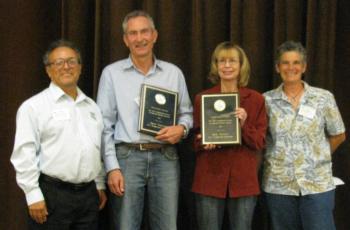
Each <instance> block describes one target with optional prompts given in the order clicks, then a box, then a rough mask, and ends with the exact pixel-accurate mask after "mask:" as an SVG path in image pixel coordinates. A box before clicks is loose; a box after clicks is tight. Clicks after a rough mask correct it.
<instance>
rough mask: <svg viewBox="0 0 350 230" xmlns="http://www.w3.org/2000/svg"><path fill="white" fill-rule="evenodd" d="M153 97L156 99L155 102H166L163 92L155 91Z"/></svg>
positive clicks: (161, 103) (162, 103)
mask: <svg viewBox="0 0 350 230" xmlns="http://www.w3.org/2000/svg"><path fill="white" fill-rule="evenodd" d="M154 98H155V99H156V102H157V103H158V104H160V105H164V104H165V103H166V98H165V96H164V95H163V94H160V93H157V94H156V95H155V96H154Z"/></svg>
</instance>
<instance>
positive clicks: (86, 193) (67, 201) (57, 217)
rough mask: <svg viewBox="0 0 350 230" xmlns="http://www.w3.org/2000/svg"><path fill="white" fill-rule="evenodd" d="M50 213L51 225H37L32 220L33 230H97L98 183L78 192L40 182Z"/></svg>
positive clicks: (58, 184)
mask: <svg viewBox="0 0 350 230" xmlns="http://www.w3.org/2000/svg"><path fill="white" fill-rule="evenodd" d="M39 186H40V188H41V190H42V192H43V194H44V197H45V202H46V207H47V209H48V213H49V215H48V218H47V221H46V222H45V223H43V224H38V223H36V222H35V221H34V220H33V219H32V218H30V217H29V229H31V230H97V228H98V212H99V210H98V206H99V198H98V193H97V190H96V185H95V183H90V184H88V185H87V186H84V187H79V188H75V187H73V186H69V185H68V186H67V183H66V184H61V183H60V182H57V181H48V180H43V179H42V178H41V179H39Z"/></svg>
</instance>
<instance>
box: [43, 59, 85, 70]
mask: <svg viewBox="0 0 350 230" xmlns="http://www.w3.org/2000/svg"><path fill="white" fill-rule="evenodd" d="M73 60H74V61H76V63H73V64H72V63H69V62H70V61H73ZM59 61H62V63H61V64H59V63H57V62H59ZM66 63H67V65H68V67H70V68H74V67H76V66H78V65H80V64H81V62H80V60H79V58H75V57H71V58H66V59H64V58H58V59H56V60H54V61H52V62H49V63H47V64H46V66H54V67H56V68H57V69H61V68H63V67H64V65H65V64H66Z"/></svg>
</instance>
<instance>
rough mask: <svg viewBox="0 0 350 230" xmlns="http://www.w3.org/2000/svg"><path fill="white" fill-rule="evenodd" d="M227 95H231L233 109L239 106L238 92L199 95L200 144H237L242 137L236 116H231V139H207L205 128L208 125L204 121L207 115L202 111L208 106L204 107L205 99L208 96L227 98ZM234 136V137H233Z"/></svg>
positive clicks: (205, 104)
mask: <svg viewBox="0 0 350 230" xmlns="http://www.w3.org/2000/svg"><path fill="white" fill-rule="evenodd" d="M227 97H232V100H233V101H232V103H233V107H234V108H233V111H232V113H233V112H234V110H235V109H236V108H238V107H239V94H238V93H220V94H203V95H202V97H201V133H202V144H203V145H206V144H217V145H239V144H241V141H242V137H241V127H240V123H239V119H238V118H236V117H233V119H234V122H233V123H232V125H233V126H235V127H233V128H234V130H233V139H232V140H229V141H228V140H223V141H219V140H217V141H208V135H209V134H208V133H206V132H207V131H206V130H207V128H208V126H209V125H207V124H206V123H207V122H206V121H207V119H206V117H205V116H207V115H206V114H205V112H204V111H206V110H207V109H208V108H206V106H208V105H207V103H206V102H207V100H206V99H208V98H217V99H218V100H219V99H222V98H227ZM234 137H235V138H234Z"/></svg>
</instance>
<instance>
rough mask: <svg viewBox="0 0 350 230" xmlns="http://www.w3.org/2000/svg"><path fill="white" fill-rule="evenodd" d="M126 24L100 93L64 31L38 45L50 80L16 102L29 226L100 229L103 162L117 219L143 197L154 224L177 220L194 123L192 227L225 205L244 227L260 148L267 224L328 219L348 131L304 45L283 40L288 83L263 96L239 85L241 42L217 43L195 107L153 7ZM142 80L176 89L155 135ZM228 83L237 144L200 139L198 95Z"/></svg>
mask: <svg viewBox="0 0 350 230" xmlns="http://www.w3.org/2000/svg"><path fill="white" fill-rule="evenodd" d="M122 26H123V31H124V35H123V38H124V42H125V45H126V46H127V47H128V48H129V50H130V55H129V57H128V58H127V59H124V60H121V61H117V62H115V63H113V64H111V65H108V66H107V67H106V68H105V69H104V70H103V72H102V76H101V79H100V84H99V89H98V95H97V105H96V104H95V103H94V102H93V100H91V99H90V98H88V97H87V96H86V95H85V94H84V93H83V92H82V91H81V90H80V89H79V88H78V87H77V82H78V79H79V76H80V73H81V68H82V62H81V57H80V53H79V50H78V49H77V48H76V47H75V46H74V45H73V44H72V43H70V42H68V41H64V40H59V41H56V42H54V43H52V44H51V46H50V48H49V49H48V51H47V52H46V54H45V55H44V64H45V66H46V72H47V74H48V76H49V77H50V79H51V84H50V86H49V88H47V89H45V90H44V91H42V92H41V93H39V94H37V95H35V96H34V97H32V98H30V99H28V100H27V101H25V102H24V103H23V104H22V105H21V106H20V108H19V110H18V113H17V127H16V137H15V146H14V150H13V154H12V156H11V162H12V163H13V165H14V167H15V169H16V175H17V176H16V178H17V182H18V184H19V186H20V187H21V188H22V189H23V191H24V193H25V195H26V200H27V204H28V207H29V216H30V218H29V220H30V221H29V226H30V229H60V230H62V229H97V228H98V227H97V226H98V211H99V209H102V208H103V207H104V206H105V204H106V201H107V198H106V194H105V193H104V189H105V185H104V177H105V173H104V172H106V173H107V178H108V179H107V184H108V187H109V190H110V192H111V196H110V197H109V202H110V207H111V221H112V222H113V223H112V225H113V229H118V230H137V229H140V227H141V221H142V216H143V213H142V212H143V209H144V201H145V199H146V198H147V207H148V215H149V223H150V226H151V229H154V230H156V229H163V230H165V229H166V230H168V229H169V230H174V229H176V217H177V207H178V195H179V174H180V168H179V160H178V159H179V156H178V154H177V150H176V147H175V146H174V144H176V143H178V142H179V141H181V139H182V138H186V136H187V134H188V132H189V130H190V129H192V126H193V129H192V130H193V133H194V134H195V140H194V148H195V152H196V168H195V174H194V182H193V187H192V191H193V192H194V193H196V207H197V209H196V210H197V220H198V228H199V229H201V230H206V229H208V230H215V229H217V230H220V229H221V227H222V223H223V218H224V213H225V210H227V216H228V219H229V223H230V224H229V226H230V229H235V230H236V229H247V230H248V229H251V222H252V218H253V212H254V207H255V204H256V199H257V196H258V194H259V193H260V189H259V180H258V170H259V162H260V160H259V159H260V158H261V155H262V151H263V149H265V148H266V150H265V155H264V156H265V160H264V162H265V164H264V176H263V181H262V186H263V190H264V191H265V193H264V194H265V197H266V203H267V207H268V209H269V211H270V217H271V223H272V226H273V227H274V229H327V230H328V229H335V226H334V223H333V215H332V210H333V207H334V188H335V187H334V183H333V180H332V169H331V153H332V152H334V150H335V149H336V148H337V147H338V146H339V144H341V143H342V142H343V141H344V139H345V134H344V133H345V128H344V124H343V122H342V119H341V116H340V113H339V111H338V108H337V106H336V103H335V100H334V97H333V96H332V94H331V93H330V92H328V91H326V90H322V89H319V88H315V87H311V86H309V85H308V84H307V83H306V82H304V81H303V80H302V76H303V73H304V72H305V70H306V53H305V49H304V48H303V47H302V46H301V44H300V43H295V42H285V43H284V44H282V45H281V46H280V47H279V48H278V51H277V57H276V70H277V72H278V73H279V74H280V75H281V78H282V81H283V83H282V84H281V86H280V87H278V88H277V89H275V90H272V91H269V92H267V93H265V94H264V96H262V95H261V94H259V93H258V92H256V91H254V90H252V89H249V88H247V87H246V86H247V85H248V81H249V75H250V65H249V61H248V58H247V56H246V54H245V52H244V50H243V49H242V48H241V47H239V46H238V45H236V44H233V43H231V42H223V43H221V44H219V45H218V46H217V47H216V49H215V51H214V52H213V55H212V59H211V70H210V79H211V81H212V82H213V83H214V84H216V85H215V86H214V87H213V88H211V89H208V90H205V91H203V92H201V93H199V94H198V95H196V97H195V102H194V109H193V111H192V104H191V101H190V97H189V95H188V91H187V87H186V83H185V78H184V76H183V74H182V72H181V70H180V69H179V68H177V67H176V66H175V65H173V64H170V63H168V62H164V61H161V60H159V59H157V58H156V57H155V55H154V53H153V46H154V43H155V42H156V40H157V36H158V34H157V30H156V29H155V26H154V22H153V20H152V18H151V17H150V16H149V15H148V14H147V13H146V12H144V11H133V12H131V13H129V14H128V15H127V16H126V17H125V19H124V21H123V24H122ZM142 84H149V85H154V86H158V87H161V88H165V89H168V90H172V91H176V92H178V95H179V96H178V98H179V100H178V113H177V124H176V125H174V126H169V127H165V128H163V129H161V130H160V131H159V132H158V133H157V135H156V136H155V137H153V136H150V135H146V134H142V133H140V132H138V120H139V118H138V114H139V106H140V89H141V85H142ZM233 92H235V93H238V94H239V97H240V105H239V108H237V109H236V110H235V111H234V114H235V116H236V117H237V118H238V119H239V124H240V126H241V136H242V144H241V145H238V146H220V145H215V144H208V145H202V144H201V138H202V136H201V115H200V113H201V95H202V94H213V93H233ZM192 113H193V124H192ZM266 134H267V135H266ZM265 137H266V138H265ZM101 154H102V158H103V163H104V164H102V159H101ZM103 166H104V167H103Z"/></svg>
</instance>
